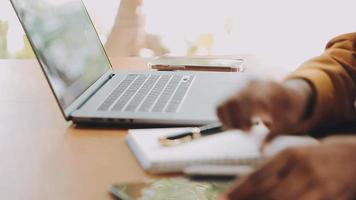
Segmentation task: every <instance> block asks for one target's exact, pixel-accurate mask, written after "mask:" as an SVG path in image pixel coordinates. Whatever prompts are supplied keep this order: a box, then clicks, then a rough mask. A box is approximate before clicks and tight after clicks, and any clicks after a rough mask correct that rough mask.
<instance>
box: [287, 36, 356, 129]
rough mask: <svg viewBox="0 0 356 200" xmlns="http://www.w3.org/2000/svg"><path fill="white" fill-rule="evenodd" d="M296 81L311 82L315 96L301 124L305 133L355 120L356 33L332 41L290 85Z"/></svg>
mask: <svg viewBox="0 0 356 200" xmlns="http://www.w3.org/2000/svg"><path fill="white" fill-rule="evenodd" d="M294 79H299V80H300V79H302V80H305V81H306V82H307V83H309V85H310V86H311V88H312V90H313V93H314V97H315V99H313V98H311V100H310V101H312V102H311V103H312V104H313V105H312V106H311V107H310V108H309V109H306V110H307V112H309V115H308V116H307V117H306V118H304V119H303V120H302V121H301V123H300V125H301V126H302V129H301V131H303V132H310V131H311V130H318V129H322V128H325V127H329V126H333V125H335V124H338V123H342V122H350V121H355V120H356V108H355V106H356V105H355V101H356V32H355V33H350V34H345V35H341V36H338V37H336V38H334V39H332V40H331V41H330V42H329V43H328V44H327V46H326V50H325V52H324V53H323V54H322V55H321V56H319V57H316V58H314V59H311V60H309V61H307V62H305V63H304V64H303V65H302V66H301V67H300V68H299V69H297V70H296V71H295V72H293V73H292V74H291V75H290V76H289V77H288V78H287V81H286V82H288V81H291V80H294ZM306 92H307V91H306ZM311 109H312V110H311Z"/></svg>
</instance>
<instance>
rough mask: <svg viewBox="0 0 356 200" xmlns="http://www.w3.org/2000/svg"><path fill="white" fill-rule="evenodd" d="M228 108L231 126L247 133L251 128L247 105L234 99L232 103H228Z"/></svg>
mask: <svg viewBox="0 0 356 200" xmlns="http://www.w3.org/2000/svg"><path fill="white" fill-rule="evenodd" d="M228 107H229V108H230V117H231V123H232V126H233V127H235V128H240V129H242V130H244V131H249V130H250V128H251V126H252V121H251V118H252V117H251V113H250V109H249V104H248V103H242V102H241V101H239V100H238V99H234V101H231V102H229V105H228Z"/></svg>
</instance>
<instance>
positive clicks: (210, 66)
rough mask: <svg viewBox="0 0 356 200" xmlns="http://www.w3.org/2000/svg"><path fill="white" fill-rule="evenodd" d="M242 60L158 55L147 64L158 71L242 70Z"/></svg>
mask: <svg viewBox="0 0 356 200" xmlns="http://www.w3.org/2000/svg"><path fill="white" fill-rule="evenodd" d="M243 62H244V61H243V59H225V58H189V57H158V58H156V59H154V60H152V61H151V62H149V63H148V65H149V67H150V68H151V69H156V70H158V71H177V70H188V71H215V72H243V71H244V70H245V69H244V67H243Z"/></svg>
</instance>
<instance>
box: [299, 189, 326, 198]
mask: <svg viewBox="0 0 356 200" xmlns="http://www.w3.org/2000/svg"><path fill="white" fill-rule="evenodd" d="M322 197H323V193H322V192H321V191H320V190H318V189H317V188H315V187H312V188H310V189H309V190H308V191H306V192H305V193H304V194H302V195H301V196H299V197H298V198H296V200H321V199H322Z"/></svg>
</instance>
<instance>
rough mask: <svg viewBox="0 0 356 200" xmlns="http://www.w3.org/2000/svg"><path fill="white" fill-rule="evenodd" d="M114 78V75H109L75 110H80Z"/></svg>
mask: <svg viewBox="0 0 356 200" xmlns="http://www.w3.org/2000/svg"><path fill="white" fill-rule="evenodd" d="M114 76H115V74H113V73H112V74H110V75H109V76H108V78H107V79H106V80H105V81H104V82H103V83H102V84H101V85H100V86H99V87H98V88H96V90H94V91H93V93H91V94H90V95H89V96H88V97H87V98H86V99H85V100H84V101H83V102H82V103H81V104H80V105H79V106H78V107H77V109H79V108H81V107H82V106H83V105H84V104H85V103H86V102H87V101H89V99H90V98H91V97H93V96H94V95H95V94H96V93H97V92H98V91H99V90H100V89H101V88H102V87H103V86H104V85H105V84H106V83H108V82H109V81H110V79H111V78H112V77H114Z"/></svg>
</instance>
